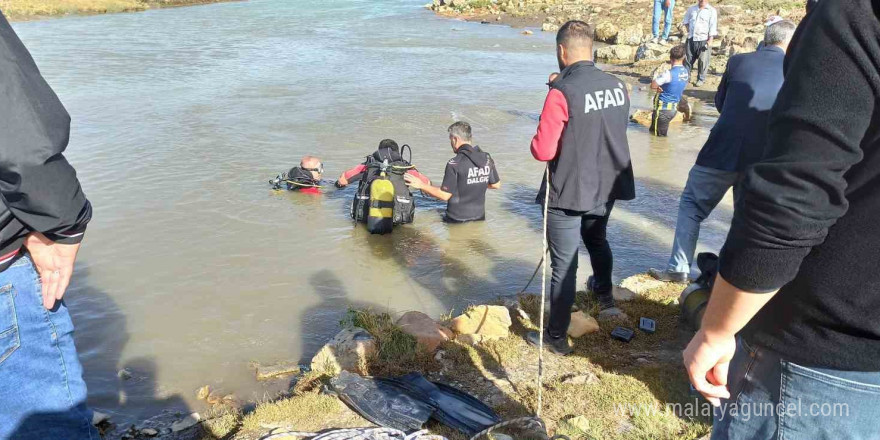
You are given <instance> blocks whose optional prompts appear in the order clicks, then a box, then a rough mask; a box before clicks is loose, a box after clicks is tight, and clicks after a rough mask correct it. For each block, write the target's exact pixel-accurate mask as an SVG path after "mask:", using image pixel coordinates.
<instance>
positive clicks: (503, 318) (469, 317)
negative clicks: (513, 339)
mask: <svg viewBox="0 0 880 440" xmlns="http://www.w3.org/2000/svg"><path fill="white" fill-rule="evenodd" d="M510 324H511V320H510V311H508V310H507V307H504V306H476V307H472V308H471V309H470V310H468V311H467V312H466V313H464V314H463V315H461V316H458V317H456V318H455V319H453V320H452V321H451V322H450V327H451V328H452V331H454V332H455V333H458V334H462V335H471V334H473V335H480V336H482V338H481V339H499V338H506V337H507V336H508V335H510Z"/></svg>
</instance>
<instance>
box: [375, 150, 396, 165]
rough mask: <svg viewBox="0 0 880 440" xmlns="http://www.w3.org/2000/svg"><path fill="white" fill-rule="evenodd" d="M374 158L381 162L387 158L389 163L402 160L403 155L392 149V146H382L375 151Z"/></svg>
mask: <svg viewBox="0 0 880 440" xmlns="http://www.w3.org/2000/svg"><path fill="white" fill-rule="evenodd" d="M373 159H376V160H377V161H379V162H382V161H384V160H387V161H388V162H389V163H391V162H397V161H399V160H402V159H403V157H401V156H400V153H398V152H396V151H394V150H392V149H390V148H380V149H378V150H376V152H375V153H373Z"/></svg>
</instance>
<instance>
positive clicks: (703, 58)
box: [684, 39, 712, 81]
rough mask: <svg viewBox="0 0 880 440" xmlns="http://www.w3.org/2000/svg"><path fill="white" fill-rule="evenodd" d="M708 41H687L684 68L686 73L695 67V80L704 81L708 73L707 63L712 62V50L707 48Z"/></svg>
mask: <svg viewBox="0 0 880 440" xmlns="http://www.w3.org/2000/svg"><path fill="white" fill-rule="evenodd" d="M708 45H709V42H708V41H694V40H691V39H688V40H687V44H686V45H685V47H684V49H685V51H684V67H687V70H688V72H690V71H691V70H693V69H694V64H696V67H697V80H698V81H705V80H706V74H707V73H709V63H711V62H712V48H711V47H707V46H708Z"/></svg>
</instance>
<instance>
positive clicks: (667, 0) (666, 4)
mask: <svg viewBox="0 0 880 440" xmlns="http://www.w3.org/2000/svg"><path fill="white" fill-rule="evenodd" d="M669 5H670V2H669V0H666V1H665V2H663V7H664V8H666V9H669Z"/></svg>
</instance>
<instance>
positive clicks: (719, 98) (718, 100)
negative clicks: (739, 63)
mask: <svg viewBox="0 0 880 440" xmlns="http://www.w3.org/2000/svg"><path fill="white" fill-rule="evenodd" d="M731 60H733V58H731V59H729V60H727V67H726V68H725V69H724V75H722V76H721V82H720V83H718V92H716V93H715V108H716V109H717V110H718V113H721V110H722V109H723V108H724V100H725V99H726V98H727V82H728V80H729V79H730V75H731V73H730V71H731V69H732V67H731V63H730V62H731Z"/></svg>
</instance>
